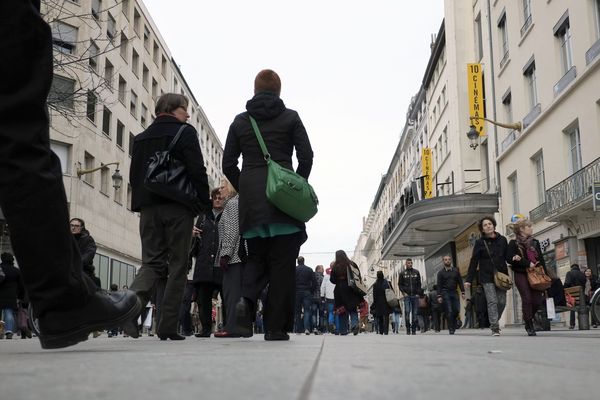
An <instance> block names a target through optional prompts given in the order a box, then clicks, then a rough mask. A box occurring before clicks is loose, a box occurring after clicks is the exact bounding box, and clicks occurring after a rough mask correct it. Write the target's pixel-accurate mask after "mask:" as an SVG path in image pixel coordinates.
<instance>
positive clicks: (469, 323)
mask: <svg viewBox="0 0 600 400" xmlns="http://www.w3.org/2000/svg"><path fill="white" fill-rule="evenodd" d="M466 302H467V304H465V324H464V327H465V328H469V329H473V326H474V321H473V303H472V302H471V299H467V300H466Z"/></svg>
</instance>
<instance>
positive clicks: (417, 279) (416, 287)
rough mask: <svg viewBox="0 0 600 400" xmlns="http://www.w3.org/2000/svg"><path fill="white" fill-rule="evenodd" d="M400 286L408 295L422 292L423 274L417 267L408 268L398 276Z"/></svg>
mask: <svg viewBox="0 0 600 400" xmlns="http://www.w3.org/2000/svg"><path fill="white" fill-rule="evenodd" d="M398 287H399V288H400V290H401V291H402V292H403V293H404V294H406V295H408V296H417V295H418V294H419V293H421V274H420V273H419V270H417V269H415V268H406V269H405V270H404V271H402V273H400V277H399V278H398Z"/></svg>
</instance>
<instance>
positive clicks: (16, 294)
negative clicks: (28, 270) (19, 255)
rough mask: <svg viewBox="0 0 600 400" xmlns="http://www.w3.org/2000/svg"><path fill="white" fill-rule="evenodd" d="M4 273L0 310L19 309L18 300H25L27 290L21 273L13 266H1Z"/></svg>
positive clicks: (1, 285)
mask: <svg viewBox="0 0 600 400" xmlns="http://www.w3.org/2000/svg"><path fill="white" fill-rule="evenodd" d="M0 267H1V268H2V271H4V275H5V276H6V277H5V278H4V281H2V283H0V310H1V309H3V308H11V309H13V310H16V309H17V299H19V300H23V298H24V296H25V288H24V287H23V280H22V279H21V272H20V271H19V269H18V268H17V267H15V266H14V265H13V264H6V263H2V264H0Z"/></svg>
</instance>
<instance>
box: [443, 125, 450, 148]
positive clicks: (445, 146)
mask: <svg viewBox="0 0 600 400" xmlns="http://www.w3.org/2000/svg"><path fill="white" fill-rule="evenodd" d="M442 142H443V144H444V155H446V154H448V153H449V150H448V127H447V126H445V127H444V131H443V132H442Z"/></svg>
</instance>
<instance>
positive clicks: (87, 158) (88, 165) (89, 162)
mask: <svg viewBox="0 0 600 400" xmlns="http://www.w3.org/2000/svg"><path fill="white" fill-rule="evenodd" d="M94 162H95V160H94V156H93V155H91V154H90V153H88V152H87V151H86V152H85V153H84V155H83V169H94ZM82 176H83V180H84V181H85V182H87V183H89V184H90V185H92V186H94V173H93V172H92V173H89V174H85V175H82Z"/></svg>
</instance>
